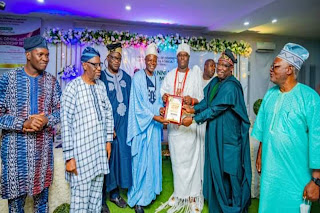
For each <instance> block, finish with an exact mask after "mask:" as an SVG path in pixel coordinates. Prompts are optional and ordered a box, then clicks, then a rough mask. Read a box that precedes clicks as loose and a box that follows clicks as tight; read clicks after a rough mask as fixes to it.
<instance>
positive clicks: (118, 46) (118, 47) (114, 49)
mask: <svg viewBox="0 0 320 213" xmlns="http://www.w3.org/2000/svg"><path fill="white" fill-rule="evenodd" d="M107 49H108V50H109V54H110V53H112V52H117V53H120V55H121V53H122V48H121V43H114V44H108V45H107Z"/></svg>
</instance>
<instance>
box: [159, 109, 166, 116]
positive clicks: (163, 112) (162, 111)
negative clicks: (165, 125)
mask: <svg viewBox="0 0 320 213" xmlns="http://www.w3.org/2000/svg"><path fill="white" fill-rule="evenodd" d="M159 113H160V115H161V116H162V117H163V116H164V114H165V113H166V108H164V107H160V110H159Z"/></svg>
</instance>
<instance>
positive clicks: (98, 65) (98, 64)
mask: <svg viewBox="0 0 320 213" xmlns="http://www.w3.org/2000/svg"><path fill="white" fill-rule="evenodd" d="M86 63H89V64H91V65H93V66H94V68H96V69H98V67H100V68H101V67H102V64H103V63H102V62H100V63H92V62H89V61H87V62H86Z"/></svg>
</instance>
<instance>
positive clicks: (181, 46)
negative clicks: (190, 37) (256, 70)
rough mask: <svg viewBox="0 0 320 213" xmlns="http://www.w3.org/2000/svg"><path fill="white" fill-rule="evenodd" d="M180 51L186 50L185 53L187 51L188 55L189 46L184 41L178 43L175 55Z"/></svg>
mask: <svg viewBox="0 0 320 213" xmlns="http://www.w3.org/2000/svg"><path fill="white" fill-rule="evenodd" d="M180 52H186V53H188V54H189V55H190V46H189V45H188V44H185V43H181V44H179V46H178V50H177V55H178V54H179V53H180Z"/></svg>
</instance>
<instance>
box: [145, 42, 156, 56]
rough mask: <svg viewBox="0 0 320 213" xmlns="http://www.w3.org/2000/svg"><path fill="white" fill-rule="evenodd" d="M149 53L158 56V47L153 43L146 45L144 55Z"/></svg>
mask: <svg viewBox="0 0 320 213" xmlns="http://www.w3.org/2000/svg"><path fill="white" fill-rule="evenodd" d="M150 54H152V55H155V56H158V47H157V45H156V44H155V43H151V44H149V45H148V46H147V50H146V56H147V55H150Z"/></svg>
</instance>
